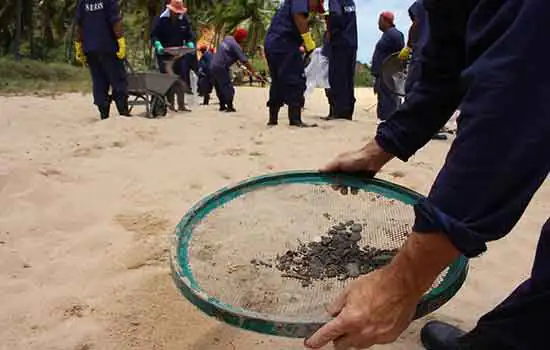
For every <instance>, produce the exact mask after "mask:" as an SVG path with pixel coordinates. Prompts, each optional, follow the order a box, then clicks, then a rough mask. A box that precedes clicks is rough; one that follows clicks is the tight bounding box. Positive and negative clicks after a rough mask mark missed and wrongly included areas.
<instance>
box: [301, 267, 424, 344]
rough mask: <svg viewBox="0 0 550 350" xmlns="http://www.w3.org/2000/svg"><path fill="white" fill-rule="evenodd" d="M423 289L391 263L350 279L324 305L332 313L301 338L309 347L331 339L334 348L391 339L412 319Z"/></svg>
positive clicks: (386, 342) (326, 342)
mask: <svg viewBox="0 0 550 350" xmlns="http://www.w3.org/2000/svg"><path fill="white" fill-rule="evenodd" d="M422 295H423V293H422V292H421V290H420V289H418V288H416V287H415V286H411V285H410V284H408V283H407V281H406V279H403V278H401V275H399V274H396V273H395V271H393V268H392V266H391V265H389V266H386V267H384V268H382V269H379V270H376V271H374V272H372V273H370V274H368V275H365V276H362V277H360V278H358V279H357V280H355V281H354V282H353V283H351V284H350V285H349V286H348V287H347V288H346V290H345V291H344V292H343V293H342V294H341V295H340V296H339V297H338V298H337V299H336V301H335V302H334V303H333V304H332V305H331V306H330V307H329V308H328V310H327V311H328V312H329V313H330V315H331V316H333V317H335V318H334V319H333V320H332V321H330V322H328V323H327V324H326V325H325V326H323V327H322V328H321V329H319V330H318V331H317V332H316V333H315V334H314V335H312V336H311V337H310V338H309V339H307V340H306V341H305V346H306V347H307V348H310V349H320V348H322V347H323V346H325V345H327V344H328V343H330V342H334V348H335V350H346V349H350V348H353V349H367V348H369V347H371V346H373V345H375V344H388V343H392V342H394V341H395V340H396V339H397V338H398V337H399V335H400V334H401V333H402V332H403V331H404V330H405V329H406V328H407V327H408V325H409V324H410V322H411V320H412V319H413V316H414V313H415V311H416V306H417V304H418V301H419V300H420V298H421V297H422Z"/></svg>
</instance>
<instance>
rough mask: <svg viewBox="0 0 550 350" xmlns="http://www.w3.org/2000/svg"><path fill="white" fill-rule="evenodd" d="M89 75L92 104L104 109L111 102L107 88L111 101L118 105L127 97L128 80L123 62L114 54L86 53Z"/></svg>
mask: <svg viewBox="0 0 550 350" xmlns="http://www.w3.org/2000/svg"><path fill="white" fill-rule="evenodd" d="M86 60H87V61H88V67H89V69H90V74H91V75H92V83H93V95H94V104H95V105H96V106H101V107H105V106H108V105H109V104H110V102H111V100H110V97H109V88H111V89H112V94H113V99H114V100H115V101H117V102H118V103H121V102H122V101H124V100H125V99H126V97H127V95H128V80H127V76H126V69H125V67H124V62H123V61H122V60H119V59H118V58H117V57H116V55H115V54H114V53H102V52H88V53H87V54H86Z"/></svg>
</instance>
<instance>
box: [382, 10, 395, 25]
mask: <svg viewBox="0 0 550 350" xmlns="http://www.w3.org/2000/svg"><path fill="white" fill-rule="evenodd" d="M380 16H381V17H382V18H384V19H385V20H387V21H388V22H390V23H392V24H393V21H395V15H394V14H393V12H390V11H384V12H382V13H381V14H380Z"/></svg>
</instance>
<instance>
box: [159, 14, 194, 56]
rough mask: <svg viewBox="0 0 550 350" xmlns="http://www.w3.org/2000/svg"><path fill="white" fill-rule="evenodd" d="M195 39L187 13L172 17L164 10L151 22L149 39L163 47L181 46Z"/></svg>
mask: <svg viewBox="0 0 550 350" xmlns="http://www.w3.org/2000/svg"><path fill="white" fill-rule="evenodd" d="M195 40H196V37H195V33H194V32H193V28H192V26H191V21H190V19H189V16H187V15H179V16H175V17H172V16H170V11H168V10H166V11H164V12H163V13H162V14H161V15H160V16H159V17H158V18H157V19H156V21H155V23H154V24H153V29H152V31H151V41H152V42H155V41H159V42H160V43H161V44H162V46H164V47H172V46H182V45H184V44H185V43H188V42H194V41H195Z"/></svg>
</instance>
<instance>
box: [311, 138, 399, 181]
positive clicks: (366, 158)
mask: <svg viewBox="0 0 550 350" xmlns="http://www.w3.org/2000/svg"><path fill="white" fill-rule="evenodd" d="M393 157H394V156H393V155H392V154H390V153H387V152H385V151H384V150H383V149H382V147H380V146H379V145H378V143H377V142H376V141H375V140H372V141H370V142H369V143H368V144H367V145H365V146H364V147H363V148H361V149H360V150H358V151H352V152H346V153H343V154H340V155H339V156H338V157H336V158H335V159H334V160H333V161H331V162H330V163H328V164H327V165H325V166H324V167H323V168H322V169H321V171H322V172H348V173H374V174H375V173H377V172H378V171H380V169H382V167H383V166H384V165H386V163H387V162H389V161H390V160H391V159H392V158H393Z"/></svg>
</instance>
